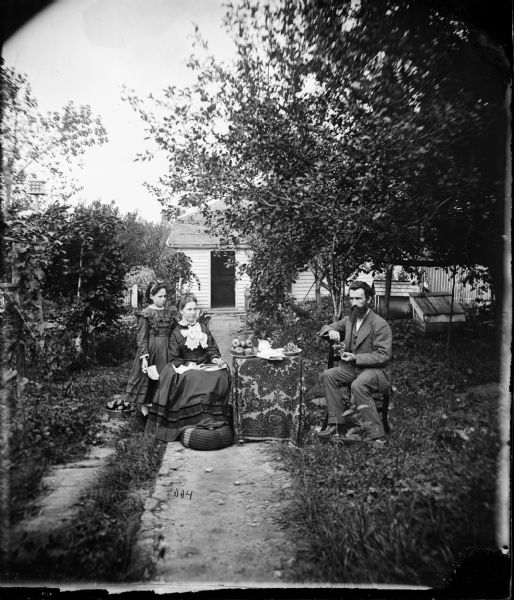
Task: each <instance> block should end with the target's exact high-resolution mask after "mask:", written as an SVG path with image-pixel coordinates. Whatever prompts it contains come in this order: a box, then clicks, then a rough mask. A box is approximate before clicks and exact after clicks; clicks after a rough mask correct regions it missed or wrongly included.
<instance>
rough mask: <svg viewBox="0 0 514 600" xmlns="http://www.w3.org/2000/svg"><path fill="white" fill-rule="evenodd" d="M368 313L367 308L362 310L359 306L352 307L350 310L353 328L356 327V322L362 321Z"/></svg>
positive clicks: (364, 307)
mask: <svg viewBox="0 0 514 600" xmlns="http://www.w3.org/2000/svg"><path fill="white" fill-rule="evenodd" d="M367 311H368V307H367V306H363V307H362V308H359V307H358V306H352V308H351V310H350V323H351V324H352V326H353V325H355V321H357V319H362V318H363V317H364V315H365V314H366V312H367Z"/></svg>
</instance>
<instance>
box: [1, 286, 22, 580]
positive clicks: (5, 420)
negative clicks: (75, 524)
mask: <svg viewBox="0 0 514 600" xmlns="http://www.w3.org/2000/svg"><path fill="white" fill-rule="evenodd" d="M17 287H18V286H17V284H16V283H1V284H0V288H1V289H2V290H6V291H8V292H10V294H9V296H10V301H11V302H14V298H13V296H16V291H15V290H16V289H17ZM9 325H11V327H10V328H11V329H12V334H11V335H16V337H17V338H18V337H19V329H18V327H17V324H15V323H12V322H11V323H10V324H9ZM3 333H4V340H7V339H9V338H10V332H8V331H7V330H6V325H4V331H3ZM9 341H10V340H9ZM18 341H19V340H18ZM2 345H3V347H2V383H1V389H0V564H1V570H2V573H4V574H7V573H8V570H9V558H10V551H11V537H10V531H11V515H10V511H11V485H10V484H11V482H10V477H11V456H10V454H11V446H10V441H11V423H12V402H13V398H12V390H13V381H12V380H13V379H14V378H17V379H18V381H20V377H22V374H21V373H18V372H17V371H16V369H13V368H11V367H9V365H8V364H6V359H5V356H6V352H5V350H6V347H5V345H6V344H5V342H4V344H2ZM16 346H18V344H16ZM16 352H17V350H16ZM17 354H18V352H17ZM17 358H18V357H17Z"/></svg>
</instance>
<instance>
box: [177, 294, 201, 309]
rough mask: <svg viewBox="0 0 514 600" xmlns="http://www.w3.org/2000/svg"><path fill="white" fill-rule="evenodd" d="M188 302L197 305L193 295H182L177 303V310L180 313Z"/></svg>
mask: <svg viewBox="0 0 514 600" xmlns="http://www.w3.org/2000/svg"><path fill="white" fill-rule="evenodd" d="M188 302H194V303H195V304H198V300H197V298H196V296H195V295H194V294H184V295H183V296H182V297H181V298H180V300H179V301H178V302H177V310H179V311H181V310H182V309H183V308H184V306H185V305H186V304H187V303H188Z"/></svg>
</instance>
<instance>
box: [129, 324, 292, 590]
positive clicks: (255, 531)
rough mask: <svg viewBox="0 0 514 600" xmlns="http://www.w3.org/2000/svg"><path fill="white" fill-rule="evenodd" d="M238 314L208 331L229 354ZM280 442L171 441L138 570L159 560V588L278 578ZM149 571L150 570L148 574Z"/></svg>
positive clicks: (284, 484) (288, 556)
mask: <svg viewBox="0 0 514 600" xmlns="http://www.w3.org/2000/svg"><path fill="white" fill-rule="evenodd" d="M239 327H240V324H239V319H238V318H237V317H236V316H233V315H232V316H230V315H222V316H221V315H217V316H215V317H214V318H213V319H212V321H211V330H212V332H213V334H214V336H215V338H216V341H217V342H218V345H219V347H220V349H221V350H222V354H223V355H224V358H225V359H226V360H227V362H229V364H231V362H232V361H231V360H230V359H229V355H228V349H229V348H230V342H231V340H232V338H233V337H234V335H236V334H237V330H238V329H239ZM276 444H277V442H254V443H247V444H244V445H242V446H232V447H230V448H226V449H224V450H219V451H215V452H198V451H195V450H191V449H186V448H184V447H183V446H182V445H181V444H180V442H174V443H171V444H168V446H167V448H166V452H165V455H164V458H163V462H162V465H161V469H160V471H159V474H158V477H157V480H156V485H155V489H154V492H153V494H152V496H151V497H150V498H148V500H147V501H146V504H145V513H144V515H143V518H142V526H141V530H140V533H139V539H138V543H137V546H136V552H135V562H134V565H133V567H134V568H135V569H136V570H137V569H138V568H140V567H141V566H142V565H150V564H153V565H154V570H153V575H152V576H151V581H149V585H150V586H151V584H152V582H154V583H155V584H156V587H159V586H162V584H168V586H169V585H170V584H171V585H174V584H177V589H180V590H183V589H184V585H185V584H190V585H192V586H195V585H197V586H198V584H200V586H201V585H202V584H207V585H209V584H215V585H224V586H228V585H230V584H232V583H235V584H237V585H238V586H239V585H242V584H243V585H245V584H247V585H252V584H256V585H259V584H260V585H263V584H268V585H269V584H271V585H277V584H280V581H281V579H282V578H283V575H284V570H285V569H286V568H287V566H288V565H291V564H292V561H294V547H293V545H292V543H291V541H290V540H288V538H287V535H286V532H285V530H284V528H283V527H282V523H281V522H280V514H281V511H282V509H283V508H284V506H285V505H284V503H285V502H286V501H287V500H288V497H289V494H290V493H291V482H290V480H289V474H288V473H287V472H286V471H285V470H283V468H282V467H283V465H282V464H281V463H280V462H279V461H278V460H277V458H276V453H275V452H274V450H275V448H276ZM149 577H150V569H149V570H148V571H147V573H146V577H145V574H143V578H149Z"/></svg>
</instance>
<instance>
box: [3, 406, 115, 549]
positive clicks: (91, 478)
mask: <svg viewBox="0 0 514 600" xmlns="http://www.w3.org/2000/svg"><path fill="white" fill-rule="evenodd" d="M103 421H104V423H103V427H102V431H101V432H99V434H98V436H97V440H98V442H101V443H102V444H103V445H101V446H94V447H92V448H91V449H90V451H89V453H88V455H87V457H86V458H84V459H82V460H78V461H75V462H71V463H66V464H63V465H55V466H54V467H52V468H51V470H50V472H49V473H48V474H47V475H45V476H44V477H43V480H42V488H43V489H44V492H43V493H42V494H41V496H39V497H38V498H37V499H36V500H35V501H34V502H33V503H32V505H31V512H32V513H33V515H32V516H30V517H28V518H26V519H24V520H22V521H21V522H20V523H18V525H17V526H16V527H15V528H14V529H13V531H12V532H11V545H12V552H13V553H16V555H17V556H18V559H19V560H22V559H23V557H24V556H25V552H26V549H25V544H26V543H28V545H29V548H31V547H33V546H40V547H45V546H46V544H47V542H48V539H49V536H50V535H51V534H53V533H55V531H58V530H59V529H61V528H62V527H65V526H66V525H68V524H70V523H71V522H72V520H73V518H74V517H75V515H76V514H77V512H78V510H79V509H80V505H79V500H80V496H81V495H82V494H83V493H84V492H85V491H86V490H87V489H88V488H91V487H92V486H93V485H94V483H95V482H96V480H97V479H98V477H99V475H100V473H101V470H102V467H103V466H104V464H105V461H106V459H107V458H108V457H109V456H111V455H112V454H113V453H114V443H115V439H116V437H117V433H118V430H119V428H120V426H121V423H122V421H119V420H115V421H109V420H108V417H107V416H105V417H104V419H103ZM28 552H29V556H30V555H31V552H32V551H31V550H30V549H29V551H28Z"/></svg>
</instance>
